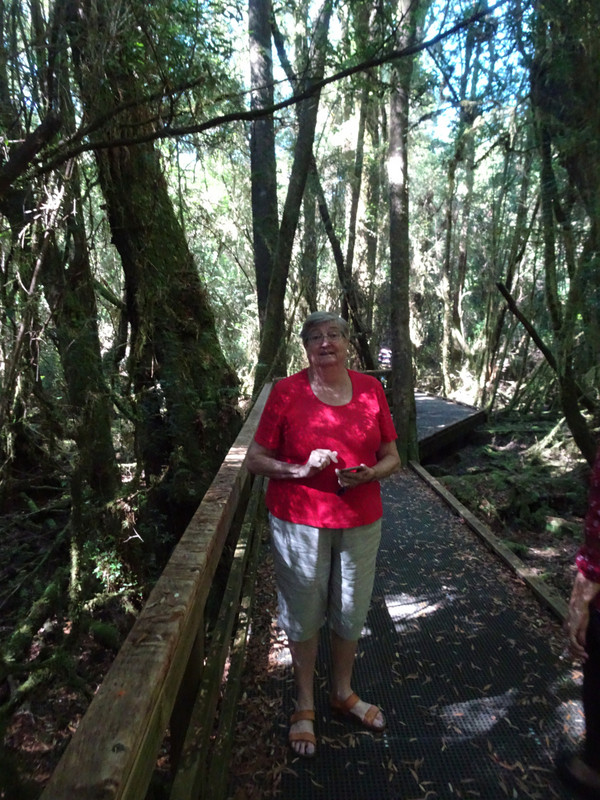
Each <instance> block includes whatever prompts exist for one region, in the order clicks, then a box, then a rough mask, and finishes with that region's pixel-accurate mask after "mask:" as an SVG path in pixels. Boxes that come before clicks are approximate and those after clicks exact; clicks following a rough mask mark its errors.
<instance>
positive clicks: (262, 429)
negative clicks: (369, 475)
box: [254, 369, 397, 528]
mask: <svg viewBox="0 0 600 800" xmlns="http://www.w3.org/2000/svg"><path fill="white" fill-rule="evenodd" d="M348 374H349V375H350V380H351V381H352V399H351V400H350V402H349V403H347V404H346V405H343V406H330V405H327V403H323V402H322V401H321V400H319V398H318V397H316V395H315V394H314V392H313V390H312V389H311V387H310V383H309V380H308V370H306V369H304V370H302V371H301V372H297V373H296V374H295V375H292V376H290V377H289V378H284V379H283V380H281V381H279V382H278V383H276V384H275V386H274V387H273V389H272V391H271V394H270V395H269V398H268V400H267V403H266V405H265V409H264V411H263V413H262V417H261V419H260V422H259V424H258V430H257V431H256V436H255V437H254V438H255V439H256V441H257V442H258V444H260V445H262V447H266V448H267V449H268V450H273V451H274V452H275V454H276V457H277V458H278V459H279V460H280V461H285V462H287V463H288V464H306V462H307V460H308V457H309V455H310V453H311V452H312V450H316V449H317V448H327V449H328V450H336V451H337V454H338V462H337V464H335V463H332V464H330V465H329V466H327V467H326V468H325V469H324V470H322V471H321V472H319V473H317V474H316V475H314V476H313V477H311V478H289V479H288V478H285V479H279V478H272V479H271V480H269V486H268V488H267V497H266V502H267V508H268V509H269V511H270V512H271V513H272V514H273V515H274V516H276V517H278V518H279V519H284V520H287V521H288V522H297V523H300V524H303V525H312V526H313V527H315V528H356V527H358V526H360V525H369V524H370V523H372V522H375V520H378V519H379V518H380V517H381V515H382V513H383V509H382V505H381V493H380V487H379V482H378V481H371V482H369V483H364V484H361V485H360V486H356V487H354V488H352V489H348V490H347V491H346V492H344V494H343V495H338V494H337V491H338V489H339V488H340V486H339V484H338V480H337V475H336V474H335V470H336V469H339V468H341V467H353V466H356V465H358V464H366V465H367V466H368V467H372V466H374V465H375V464H376V462H377V451H378V450H379V447H380V446H381V444H382V442H392V441H394V440H395V439H396V438H397V435H396V430H395V428H394V423H393V422H392V416H391V414H390V410H389V407H388V404H387V400H386V398H385V393H384V391H383V387H382V385H381V383H380V382H379V381H378V380H377V379H376V378H373V377H372V376H370V375H363V374H362V373H360V372H354V371H352V370H348Z"/></svg>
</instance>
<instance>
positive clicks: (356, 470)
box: [338, 464, 363, 472]
mask: <svg viewBox="0 0 600 800" xmlns="http://www.w3.org/2000/svg"><path fill="white" fill-rule="evenodd" d="M360 469H363V465H362V464H359V465H358V466H357V467H342V468H341V469H338V472H358V471H359V470H360Z"/></svg>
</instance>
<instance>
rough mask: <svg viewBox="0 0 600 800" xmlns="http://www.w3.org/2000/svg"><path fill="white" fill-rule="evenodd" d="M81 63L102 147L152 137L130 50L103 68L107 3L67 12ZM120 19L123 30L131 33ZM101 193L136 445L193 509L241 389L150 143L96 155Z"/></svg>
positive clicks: (226, 439) (173, 499)
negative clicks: (115, 257)
mask: <svg viewBox="0 0 600 800" xmlns="http://www.w3.org/2000/svg"><path fill="white" fill-rule="evenodd" d="M67 13H68V24H69V34H70V37H71V46H72V49H73V55H74V63H75V64H76V65H77V66H78V69H77V72H76V77H77V80H78V82H79V87H80V92H81V96H82V100H83V103H84V106H85V110H86V114H87V116H88V117H89V118H90V119H103V120H106V122H105V124H104V125H103V126H102V128H101V129H100V130H101V136H102V140H103V142H107V141H108V142H111V141H114V142H115V143H116V142H119V141H122V140H124V139H125V140H126V139H128V138H131V137H133V136H140V135H141V134H143V133H151V132H152V130H153V121H152V112H151V109H150V108H148V106H147V105H146V103H145V102H144V100H143V92H144V82H143V77H142V76H139V77H137V76H136V74H135V73H134V72H132V71H131V65H130V64H128V63H127V58H128V53H127V51H126V49H125V48H124V49H123V51H120V50H115V51H112V52H111V50H110V47H107V53H108V54H109V57H107V58H106V60H105V61H104V62H101V63H98V53H99V51H98V48H97V47H96V46H94V45H95V44H97V41H98V31H101V32H103V33H104V34H105V35H107V33H108V32H105V31H104V28H105V27H106V24H107V22H108V21H109V20H110V19H111V17H114V16H115V13H117V11H116V10H115V8H114V7H113V6H111V4H109V3H103V2H99V3H96V4H94V5H93V6H92V5H88V4H87V3H73V4H70V5H68V6H67ZM119 13H122V14H123V19H122V20H121V24H122V25H126V24H127V19H126V18H125V15H126V10H121V11H120V12H119ZM95 155H96V161H97V165H98V174H99V181H100V186H101V189H102V192H103V195H104V198H105V201H106V213H107V216H108V221H109V224H110V229H111V233H112V241H113V244H114V245H115V247H116V249H117V250H118V252H119V255H120V258H121V262H122V265H123V271H124V276H125V295H126V305H127V314H128V320H129V356H128V358H129V361H128V372H129V376H130V380H131V385H132V389H133V393H134V398H135V401H136V409H137V419H136V448H137V456H138V461H139V463H141V464H142V465H143V468H144V472H145V475H146V478H147V479H148V480H150V478H152V477H153V476H162V485H163V487H165V488H167V490H168V491H167V498H168V501H169V502H170V503H177V505H178V508H179V509H180V510H183V509H184V508H188V509H191V508H193V506H194V505H195V504H196V503H197V502H198V501H199V499H200V497H201V496H202V494H203V492H204V491H205V489H206V488H207V485H208V483H209V482H210V480H211V479H212V476H213V475H214V473H215V471H216V469H217V468H218V466H219V464H220V462H221V460H222V458H223V455H224V453H225V452H226V450H227V448H228V446H229V444H230V442H231V440H232V437H233V435H234V432H235V430H236V429H237V426H238V424H239V417H238V413H237V410H236V402H237V393H238V381H237V378H236V376H235V374H234V373H233V372H232V370H231V369H230V368H229V366H228V364H227V363H226V361H225V357H224V355H223V352H222V350H221V347H220V344H219V340H218V337H217V333H216V329H215V319H214V315H213V312H212V309H211V307H210V302H209V298H208V295H207V291H206V288H205V287H204V285H203V284H202V282H201V280H200V277H199V275H198V271H197V269H196V266H195V264H194V259H193V256H192V254H191V251H190V249H189V246H188V243H187V241H186V238H185V234H184V231H183V229H182V227H181V224H180V221H179V219H178V217H177V215H176V213H175V210H174V208H173V204H172V201H171V198H170V196H169V192H168V187H167V183H166V180H165V177H164V175H163V171H162V167H161V164H160V159H159V153H158V151H157V150H156V148H155V145H154V144H153V143H152V142H149V143H146V144H138V145H135V146H127V145H124V144H123V145H119V144H115V145H114V146H108V147H102V148H98V149H97V150H96V152H95Z"/></svg>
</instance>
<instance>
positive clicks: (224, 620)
mask: <svg viewBox="0 0 600 800" xmlns="http://www.w3.org/2000/svg"><path fill="white" fill-rule="evenodd" d="M262 485H263V481H262V479H257V480H256V481H255V482H254V486H253V487H252V495H251V497H250V502H249V504H248V508H247V512H246V517H245V519H244V522H243V524H242V529H241V531H240V537H239V540H238V544H237V547H236V551H235V555H234V559H233V563H232V566H231V570H230V573H229V579H228V581H227V587H226V589H225V593H224V595H223V601H222V603H221V609H220V612H219V625H218V627H217V628H215V631H214V634H213V638H212V641H211V643H210V648H209V653H208V657H207V660H206V665H205V669H204V675H203V677H202V683H201V686H200V691H199V693H198V696H197V698H196V699H195V702H194V705H193V710H192V713H191V715H190V723H189V728H188V733H187V736H186V739H185V743H184V747H183V751H182V758H181V761H180V764H179V767H178V769H177V773H176V775H175V779H174V781H173V785H172V787H171V795H170V797H171V798H172V800H195V798H197V797H198V795H199V792H200V787H201V785H202V778H203V774H204V770H205V768H206V760H207V756H208V746H209V741H210V737H211V734H212V732H213V727H214V716H215V711H216V708H217V703H218V700H219V691H220V686H221V681H222V676H223V669H224V665H225V660H226V658H227V654H228V652H229V649H230V642H231V633H232V630H233V625H234V622H235V618H236V616H237V614H238V609H239V603H240V594H241V590H242V583H243V580H244V574H245V570H246V564H247V561H248V558H249V556H250V553H251V551H252V542H253V538H254V528H255V524H256V516H257V513H258V506H259V503H260V502H261V501H262Z"/></svg>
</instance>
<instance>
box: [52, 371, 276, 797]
mask: <svg viewBox="0 0 600 800" xmlns="http://www.w3.org/2000/svg"><path fill="white" fill-rule="evenodd" d="M269 391H270V386H266V387H265V388H264V389H263V392H262V393H261V395H260V397H259V399H258V401H257V403H256V404H255V406H254V408H253V409H252V411H251V413H250V415H249V416H248V419H247V420H246V423H245V424H244V426H243V428H242V430H241V431H240V433H239V435H238V437H237V438H236V440H235V442H234V444H233V446H232V447H231V449H230V450H229V453H228V454H227V456H226V458H225V460H224V462H223V464H222V466H221V469H220V470H219V472H218V474H217V475H216V477H215V479H214V481H213V482H212V484H211V486H210V488H209V489H208V491H207V493H206V495H205V497H204V499H203V500H202V503H201V504H200V506H199V507H198V509H197V511H196V513H195V514H194V517H193V518H192V520H191V522H190V524H189V525H188V527H187V529H186V531H185V532H184V534H183V536H182V537H181V540H180V541H179V543H178V544H177V546H176V547H175V550H174V551H173V554H172V556H171V558H170V559H169V562H168V564H167V565H166V567H165V570H164V571H163V573H162V575H161V577H160V578H159V580H158V582H157V583H156V585H155V587H154V589H153V590H152V592H151V593H150V596H149V597H148V600H147V602H146V604H145V606H144V608H143V609H142V611H141V612H140V615H139V617H138V619H137V620H136V622H135V624H134V626H133V628H132V629H131V631H130V633H129V636H128V637H127V639H126V640H125V642H124V644H123V646H122V647H121V649H120V651H119V653H118V654H117V656H116V658H115V660H114V662H113V664H112V666H111V668H110V670H109V672H108V674H107V675H106V678H105V680H104V681H103V683H102V685H101V686H100V688H99V690H98V692H97V694H96V696H95V697H94V699H93V700H92V702H91V704H90V706H89V708H88V711H87V713H86V714H85V716H84V717H83V719H82V720H81V722H80V724H79V726H78V728H77V731H76V732H75V734H74V735H73V738H72V740H71V742H70V744H69V746H68V747H67V749H66V751H65V753H64V755H63V757H62V758H61V760H60V762H59V764H58V765H57V767H56V769H55V771H54V773H53V775H52V777H51V778H50V781H49V783H48V785H47V786H46V788H45V790H44V792H43V794H42V798H43V800H65V798H70V797H73V798H75V797H81V798H85V800H113V799H114V800H121V798H123V800H140V798H143V797H144V796H145V794H146V790H147V788H148V784H149V782H150V778H151V776H152V772H153V770H154V764H155V762H156V756H157V754H158V750H159V748H160V744H161V742H162V740H163V738H164V733H165V730H166V728H167V725H168V722H169V718H170V716H171V713H172V711H173V707H174V705H175V701H176V698H177V694H178V690H179V685H180V683H181V680H182V676H183V674H184V671H185V669H186V666H187V663H188V659H189V656H190V652H191V650H192V646H193V644H194V641H195V639H196V636H197V634H198V630H199V625H200V622H201V620H202V616H203V610H204V603H205V602H206V597H207V594H208V590H209V587H210V582H211V580H212V576H213V574H214V571H215V569H216V565H217V563H218V560H219V557H220V554H221V550H222V548H223V544H224V542H225V540H226V538H227V533H228V530H229V525H230V524H231V520H232V518H233V517H234V515H235V512H236V508H237V503H238V500H239V497H240V495H241V492H242V489H243V486H244V484H245V482H246V481H247V480H249V474H248V472H247V469H246V467H245V463H244V462H245V457H246V452H247V449H248V446H249V444H250V442H251V441H252V439H253V437H254V432H255V430H256V427H257V425H258V420H259V419H260V414H261V413H262V408H263V407H264V403H265V402H266V399H267V397H268V394H269ZM142 687H143V690H142Z"/></svg>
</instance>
